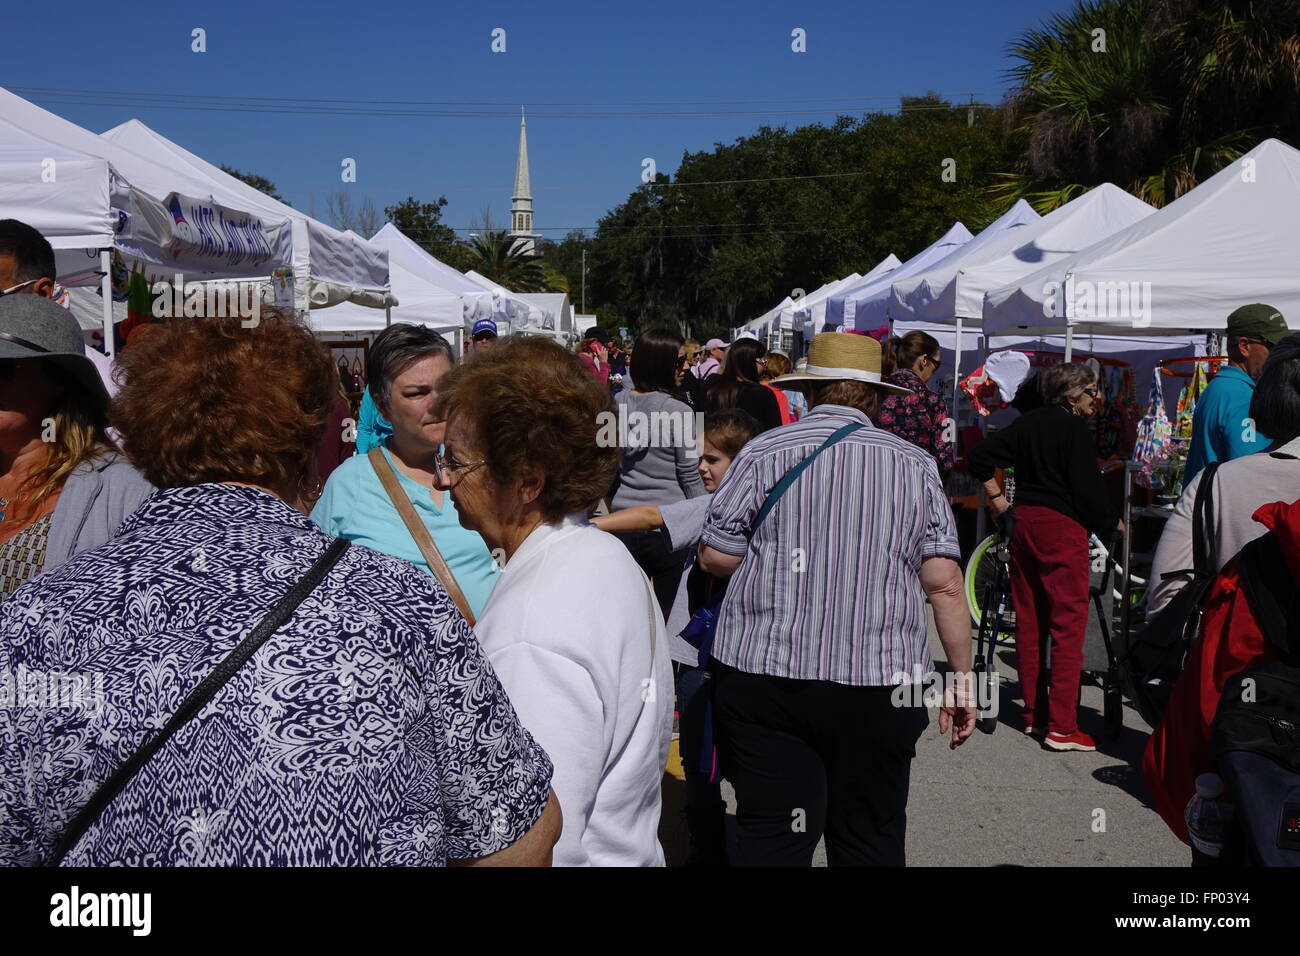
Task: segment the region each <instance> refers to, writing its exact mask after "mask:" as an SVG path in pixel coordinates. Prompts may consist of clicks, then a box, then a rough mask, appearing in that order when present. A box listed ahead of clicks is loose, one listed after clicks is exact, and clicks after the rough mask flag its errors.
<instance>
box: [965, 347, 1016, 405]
mask: <svg viewBox="0 0 1300 956" xmlns="http://www.w3.org/2000/svg"><path fill="white" fill-rule="evenodd" d="M1030 366H1031V363H1030V359H1029V356H1028V355H1026V354H1025V353H1024V352H1017V351H1014V350H1012V349H1007V350H1005V351H1002V352H994V353H993V354H992V355H990V356H989V357H988V358H987V359H985V361H984V364H983V365H981V366H980V367H979V368H977V369H975V371H973V372H971V373H970V374H969V375H967V376H966V377H965V378H963V379H962V380H961V384H960V386H959V387H960V389H961V391H962V393H963V394H964V395H965V396H966V397H967V398H968V399H970V403H971V406H972V407H974V409H975V411H977V412H979V413H980V414H981V415H984V416H987V415H989V414H991V413H992V412H995V411H997V410H998V409H1000V408H1006V407H1007V405H1008V404H1010V402H1011V400H1012V399H1013V398H1015V397H1016V392H1017V391H1019V389H1020V386H1021V385H1022V384H1024V381H1025V379H1027V378H1028V377H1029V369H1030Z"/></svg>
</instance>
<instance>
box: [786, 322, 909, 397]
mask: <svg viewBox="0 0 1300 956" xmlns="http://www.w3.org/2000/svg"><path fill="white" fill-rule="evenodd" d="M787 382H791V383H793V382H864V383H865V384H867V385H874V386H875V387H876V388H878V389H880V390H881V391H885V392H890V393H891V394H894V395H911V394H912V390H911V389H910V388H902V387H900V386H898V385H891V384H890V383H888V382H886V381H884V380H882V378H881V376H880V343H879V342H877V341H876V340H875V339H872V338H868V337H867V336H865V335H852V334H850V333H848V332H822V333H820V334H818V335H815V336H813V340H812V346H811V347H810V348H809V349H808V365H807V366H806V367H805V368H803V369H802V370H799V371H794V372H790V373H789V374H788V375H780V376H777V377H776V378H774V379H772V382H771V384H773V385H783V384H785V383H787Z"/></svg>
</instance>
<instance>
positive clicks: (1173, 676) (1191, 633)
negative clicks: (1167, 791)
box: [1119, 462, 1219, 727]
mask: <svg viewBox="0 0 1300 956" xmlns="http://www.w3.org/2000/svg"><path fill="white" fill-rule="evenodd" d="M1218 469H1219V463H1218V462H1211V463H1210V464H1208V465H1206V466H1205V469H1204V470H1203V471H1202V472H1201V483H1200V484H1199V485H1197V487H1196V501H1195V502H1194V503H1193V505H1192V567H1191V568H1188V569H1185V570H1182V571H1171V572H1169V575H1167V576H1174V575H1180V576H1187V577H1188V578H1189V580H1188V582H1187V584H1186V585H1185V586H1184V587H1183V588H1182V589H1181V590H1179V591H1178V593H1177V594H1175V595H1174V596H1173V597H1172V598H1171V599H1170V601H1169V603H1168V604H1166V605H1165V606H1164V607H1162V608H1161V609H1160V610H1159V611H1158V612H1156V614H1155V616H1153V617H1152V618H1151V619H1150V620H1148V621H1147V622H1146V625H1145V626H1144V627H1143V628H1142V630H1140V631H1139V632H1138V633H1137V634H1136V636H1134V637H1133V638H1132V640H1131V642H1130V643H1129V645H1128V648H1127V650H1126V651H1125V653H1124V654H1123V655H1122V656H1121V657H1120V660H1119V674H1120V683H1121V686H1122V687H1123V689H1124V693H1125V695H1127V696H1128V698H1129V699H1130V700H1132V701H1133V704H1134V706H1136V707H1137V710H1138V713H1139V714H1141V715H1142V719H1143V720H1145V721H1146V722H1147V723H1148V724H1150V725H1151V726H1152V727H1158V726H1159V725H1160V721H1161V720H1163V719H1164V716H1165V710H1166V709H1167V708H1168V706H1169V697H1170V695H1171V694H1172V693H1173V690H1174V684H1176V683H1178V677H1179V675H1181V674H1182V672H1183V663H1184V662H1185V661H1186V660H1187V652H1188V651H1189V650H1190V649H1191V646H1192V641H1193V640H1195V639H1196V635H1197V634H1199V633H1200V631H1201V613H1202V610H1203V605H1204V603H1205V595H1206V593H1207V592H1208V591H1209V590H1210V585H1211V584H1213V583H1214V578H1215V573H1216V572H1215V561H1214V554H1213V553H1212V552H1211V550H1210V539H1211V529H1213V527H1214V503H1213V501H1212V500H1211V499H1212V495H1211V492H1210V487H1211V486H1212V485H1213V484H1214V474H1215V472H1216V471H1218Z"/></svg>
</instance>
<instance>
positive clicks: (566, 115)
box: [10, 87, 966, 119]
mask: <svg viewBox="0 0 1300 956" xmlns="http://www.w3.org/2000/svg"><path fill="white" fill-rule="evenodd" d="M10 89H12V90H14V91H15V92H22V93H26V94H27V95H28V96H31V97H32V98H33V99H35V100H38V101H40V102H42V103H46V104H48V105H57V106H96V107H111V108H115V109H132V110H136V109H152V110H176V111H181V112H219V113H263V114H271V115H285V114H288V115H305V116H373V117H412V118H417V119H420V118H424V119H427V118H461V119H470V118H480V119H481V118H498V117H512V118H513V117H515V116H517V115H518V114H517V113H516V112H515V111H514V109H501V108H488V107H482V106H469V107H465V108H448V109H429V108H420V109H416V108H405V109H393V108H381V107H383V101H376V102H375V103H374V104H373V105H352V106H325V105H313V104H312V103H310V102H309V101H297V102H283V103H281V102H267V101H265V100H253V99H248V98H244V99H238V100H232V101H227V102H219V101H212V102H207V103H197V102H184V101H183V100H167V99H163V98H162V96H163V95H162V94H102V93H97V92H94V91H86V92H84V93H75V94H74V93H72V92H65V91H54V90H49V91H41V90H36V89H31V88H27V87H11V88H10ZM168 95H170V96H175V94H168ZM185 99H189V100H193V99H194V98H193V97H185ZM960 108H963V109H964V108H966V107H965V105H963V106H962V107H960ZM957 109H958V107H957V106H953V105H939V104H910V105H903V104H899V105H898V106H894V107H888V108H880V107H877V108H875V109H873V110H870V112H876V113H911V112H926V111H944V112H951V111H955V110H957ZM867 111H868V110H865V109H863V108H862V107H860V106H859V107H852V106H845V107H840V108H834V109H832V108H804V109H766V110H735V109H732V110H626V109H624V110H608V109H602V110H591V109H588V110H556V109H543V110H537V109H535V110H534V111H533V113H532V114H531V115H533V116H535V117H542V118H546V119H656V118H660V119H662V118H691V117H701V118H706V117H754V116H842V115H845V114H846V113H854V112H867Z"/></svg>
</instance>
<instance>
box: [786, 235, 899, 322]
mask: <svg viewBox="0 0 1300 956" xmlns="http://www.w3.org/2000/svg"><path fill="white" fill-rule="evenodd" d="M900 265H902V262H900V261H899V259H898V256H896V255H894V254H893V253H892V252H891V253H890V254H889V255H887V256H885V258H883V259H881V260H880V261H879V262H877V263H876V264H875V265H874V266H872V267H871V269H869V270H868V271H867V274H866V275H858V274H857V273H856V272H855V273H853V274H852V275H850V276H845V277H844V278H843V279H840V280H839V281H838V282H831V283H828V284H827V285H824V286H822V287H821V288H820V289H818V290H817V291H816V292H814V293H813V294H812V295H808V296H804V297H803V298H802V299H800V300H799V302H798V304H797V305H796V306H795V307H794V308H793V309H791V310H790V314H789V316H788V317H787V316H786V315H785V314H782V316H781V320H782V321H783V322H784V321H787V318H788V321H790V322H791V323H792V324H800V323H801V324H802V327H803V334H804V336H805V338H811V337H812V336H813V335H814V334H815V333H816V332H820V331H821V330H822V329H823V328H824V327H825V325H826V303H827V301H828V300H829V299H830V297H831V296H833V295H835V294H836V293H839V292H844V291H847V290H848V289H852V288H854V287H855V286H860V285H864V284H866V283H868V282H874V281H876V280H877V279H879V278H881V277H882V276H886V275H888V274H889V273H891V272H893V271H894V270H895V269H897V268H898V267H899V266H900Z"/></svg>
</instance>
